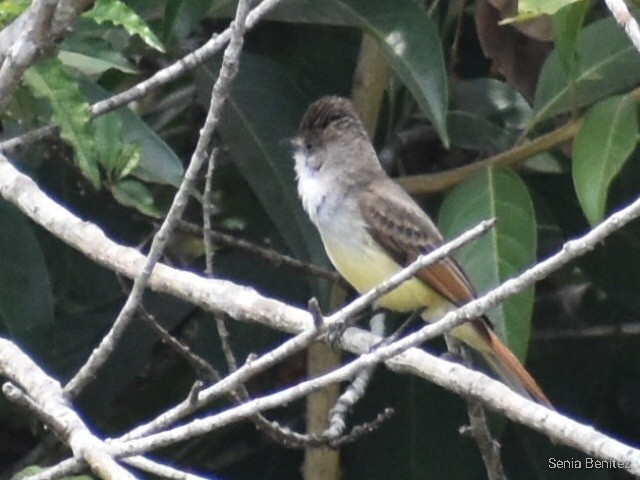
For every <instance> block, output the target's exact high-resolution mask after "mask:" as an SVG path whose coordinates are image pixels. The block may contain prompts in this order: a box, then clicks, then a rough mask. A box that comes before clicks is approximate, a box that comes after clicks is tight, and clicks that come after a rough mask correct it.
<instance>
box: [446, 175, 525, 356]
mask: <svg viewBox="0 0 640 480" xmlns="http://www.w3.org/2000/svg"><path fill="white" fill-rule="evenodd" d="M487 218H496V219H497V221H498V222H497V224H496V226H495V227H494V228H493V229H492V230H490V231H489V232H488V233H487V234H486V235H485V236H483V237H482V238H480V239H478V240H476V241H474V242H472V243H470V244H469V245H466V246H465V247H463V248H462V249H461V250H460V251H459V253H458V254H457V255H456V258H458V260H459V261H460V263H461V264H462V265H463V267H464V268H465V269H466V271H467V273H468V274H469V277H470V278H471V280H472V282H473V284H474V285H475V286H476V289H477V290H478V291H479V292H480V293H482V292H486V291H487V290H490V289H491V288H493V287H496V286H497V285H499V284H500V283H501V282H502V281H504V280H506V279H507V278H509V277H512V276H514V275H515V274H517V273H519V272H520V271H521V270H522V269H523V268H524V267H527V266H530V265H531V264H532V263H533V262H534V261H535V258H536V223H535V213H534V210H533V203H532V201H531V197H530V195H529V192H528V191H527V188H526V187H525V185H524V183H523V182H522V180H520V178H519V177H518V176H517V175H516V174H515V173H513V172H511V171H509V170H492V169H487V170H484V171H483V172H481V173H479V174H477V175H475V176H473V177H471V178H470V179H469V180H467V181H465V182H463V183H461V184H459V185H458V186H457V187H456V188H454V189H453V191H452V192H451V193H450V194H449V195H448V196H447V198H446V199H445V201H444V203H443V204H442V208H441V210H440V217H439V225H440V229H441V230H442V233H443V235H444V236H445V237H446V238H453V237H455V236H456V235H459V234H460V233H462V232H464V231H465V230H467V229H468V228H470V227H472V226H474V225H475V224H477V223H478V222H479V221H481V220H483V219H487ZM532 308H533V288H530V289H527V290H526V291H525V292H523V293H521V294H519V295H516V296H514V297H511V298H509V299H508V300H507V301H505V302H504V303H502V304H501V305H500V306H499V307H497V308H496V309H494V310H492V311H490V312H489V316H490V317H491V319H492V320H493V321H494V325H495V327H496V330H497V332H498V333H499V334H500V336H501V337H502V338H503V339H504V340H505V341H506V342H507V344H508V345H509V346H510V347H511V349H512V350H513V351H514V353H516V355H518V356H519V357H520V358H523V357H524V355H525V353H526V350H527V343H528V340H529V332H530V326H531V312H532Z"/></svg>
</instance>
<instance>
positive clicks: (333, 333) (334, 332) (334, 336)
mask: <svg viewBox="0 0 640 480" xmlns="http://www.w3.org/2000/svg"><path fill="white" fill-rule="evenodd" d="M379 310H380V308H379V307H375V308H374V307H371V306H370V307H368V308H367V309H365V310H363V311H361V312H359V313H357V314H355V315H352V316H350V317H347V318H346V319H345V321H344V322H342V323H339V324H336V325H332V326H331V327H329V331H328V332H327V340H328V341H329V344H330V345H331V346H332V347H333V348H337V346H338V344H339V343H340V340H341V339H342V336H343V335H344V332H345V331H346V330H347V328H350V327H353V326H355V325H357V324H358V323H359V322H360V321H361V320H363V319H365V318H368V317H371V316H372V315H375V313H376V312H377V311H379Z"/></svg>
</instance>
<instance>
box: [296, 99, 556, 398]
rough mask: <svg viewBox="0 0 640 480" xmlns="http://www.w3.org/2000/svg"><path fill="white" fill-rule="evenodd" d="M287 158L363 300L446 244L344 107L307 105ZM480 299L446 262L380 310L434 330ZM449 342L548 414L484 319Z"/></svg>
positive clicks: (329, 248) (334, 256) (330, 248)
mask: <svg viewBox="0 0 640 480" xmlns="http://www.w3.org/2000/svg"><path fill="white" fill-rule="evenodd" d="M292 149H293V152H292V154H293V158H294V160H295V165H294V169H295V174H296V180H297V190H298V194H299V196H300V199H301V202H302V206H303V208H304V210H305V211H306V213H307V214H308V216H309V218H310V219H311V221H312V223H313V224H314V225H315V226H316V227H317V229H318V232H319V234H320V237H321V239H322V242H323V245H324V248H325V250H326V253H327V256H328V257H329V259H330V260H331V262H332V264H333V265H334V267H335V268H336V269H337V270H338V272H340V274H341V275H342V276H343V277H344V278H345V280H346V281H347V282H348V283H349V284H351V285H352V286H353V288H354V289H355V290H356V291H358V292H359V293H360V294H362V293H365V292H367V291H369V290H370V289H372V288H374V287H376V286H377V285H379V284H380V283H382V282H383V281H385V280H387V279H388V278H389V277H391V276H392V275H393V274H395V273H397V272H398V271H400V270H402V269H403V268H404V267H406V266H407V265H409V264H410V263H412V262H413V261H414V260H415V259H416V258H417V257H418V256H419V255H423V254H426V253H429V252H431V251H433V250H434V249H436V248H438V247H439V246H440V245H442V244H443V243H444V239H443V237H442V235H441V233H440V232H439V230H438V228H437V227H436V225H435V224H434V223H433V221H432V220H431V218H430V217H429V216H428V215H427V213H426V212H425V211H424V210H422V209H421V208H420V207H419V206H418V204H417V203H416V202H415V201H414V200H413V199H412V198H411V197H410V196H409V194H408V193H407V192H406V191H405V190H404V189H402V188H401V187H400V186H399V185H398V184H397V183H396V182H395V181H394V180H393V179H391V178H390V177H389V176H388V175H387V174H386V172H385V171H384V170H383V169H382V167H381V165H380V162H379V160H378V156H377V154H376V152H375V150H374V148H373V145H372V144H371V141H370V140H369V137H368V135H367V133H366V131H365V129H364V126H363V124H362V122H361V120H360V118H359V117H358V115H357V113H356V111H355V109H354V107H353V105H352V103H351V102H350V101H349V100H348V99H346V98H342V97H337V96H327V97H323V98H321V99H319V100H317V101H316V102H314V103H313V104H311V105H310V106H309V108H308V109H307V111H306V113H305V114H304V115H303V117H302V120H301V122H300V127H299V130H298V134H297V136H296V137H295V138H294V139H293V140H292ZM476 297H477V294H476V291H475V289H474V287H473V285H472V283H471V281H470V279H469V277H468V276H467V274H466V273H465V271H464V269H463V268H462V267H461V265H460V264H459V263H458V262H457V261H456V260H455V259H454V258H453V257H450V256H449V257H446V258H445V259H443V260H441V261H439V262H437V263H435V264H433V265H430V266H428V267H425V268H422V269H421V270H419V271H418V272H416V274H415V275H414V276H413V277H412V278H411V279H409V280H408V281H406V282H404V283H403V284H401V285H400V286H399V287H397V288H396V289H394V290H392V291H391V292H389V293H387V294H385V295H383V296H382V297H381V298H380V299H378V301H377V306H379V307H382V308H385V309H388V310H391V311H395V312H401V313H409V312H413V311H418V310H420V309H422V310H423V312H422V313H421V316H422V318H423V319H424V320H425V321H427V322H432V321H435V320H437V319H438V318H441V317H442V315H444V314H445V313H446V312H447V311H450V310H451V309H455V308H457V307H460V306H462V305H464V304H466V303H468V302H470V301H472V300H473V299H475V298H476ZM450 334H451V335H452V336H453V337H455V338H456V339H458V340H460V341H461V342H463V343H464V344H465V345H468V346H469V347H471V348H472V349H473V350H475V351H476V352H478V353H479V354H480V355H481V356H482V357H483V358H484V360H485V361H486V362H487V364H488V365H489V367H490V368H491V369H493V370H494V371H495V372H496V373H497V374H498V376H499V377H500V378H501V379H502V380H503V381H504V382H505V383H506V384H507V385H509V386H510V387H511V388H512V389H513V390H515V391H517V392H519V393H520V394H522V395H524V396H526V397H528V398H529V399H532V400H534V401H536V402H538V403H540V404H542V405H545V406H547V407H550V408H553V407H552V406H551V402H550V401H549V399H548V398H547V397H546V395H545V394H544V393H543V391H542V389H541V388H540V386H539V385H538V383H537V382H536V381H535V380H534V379H533V377H532V376H531V375H530V374H529V373H528V372H527V370H526V369H525V367H524V366H523V365H522V363H520V361H519V360H518V358H517V357H516V356H515V355H514V354H513V353H512V352H511V351H510V350H509V348H508V347H507V346H506V345H505V344H504V343H503V342H502V341H501V340H500V338H499V337H498V335H497V334H496V333H495V332H494V330H493V327H492V325H491V322H490V320H489V319H488V318H487V317H486V316H485V315H483V316H480V317H478V318H474V319H472V320H470V321H468V322H466V323H464V324H462V325H460V326H457V327H455V328H453V329H452V330H451V331H450Z"/></svg>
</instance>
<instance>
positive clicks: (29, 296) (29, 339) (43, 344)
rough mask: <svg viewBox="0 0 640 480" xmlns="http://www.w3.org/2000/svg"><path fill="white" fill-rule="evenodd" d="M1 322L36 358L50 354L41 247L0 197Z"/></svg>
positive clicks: (47, 287) (49, 315)
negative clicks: (0, 226)
mask: <svg viewBox="0 0 640 480" xmlns="http://www.w3.org/2000/svg"><path fill="white" fill-rule="evenodd" d="M0 225H2V228H0V323H1V324H2V326H3V329H6V330H7V331H8V332H9V334H10V337H11V338H12V339H13V340H15V341H16V343H18V344H19V345H20V346H22V347H27V350H29V351H31V352H33V353H34V354H35V355H36V357H39V358H43V357H46V356H47V355H48V353H49V352H50V348H51V344H50V340H51V334H52V333H53V295H52V292H51V284H50V282H49V272H48V270H47V265H46V264H45V259H44V255H43V253H42V250H41V249H40V244H39V242H38V240H37V239H36V236H35V234H34V232H33V230H32V228H31V225H30V224H29V221H28V220H27V218H26V217H25V216H24V215H22V214H21V213H20V211H18V209H17V208H15V207H14V206H13V205H11V204H9V203H8V202H6V201H5V200H4V199H2V198H0Z"/></svg>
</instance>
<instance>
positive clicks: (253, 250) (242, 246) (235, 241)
mask: <svg viewBox="0 0 640 480" xmlns="http://www.w3.org/2000/svg"><path fill="white" fill-rule="evenodd" d="M178 228H179V229H180V230H182V231H184V232H187V233H193V234H194V235H202V234H203V229H202V227H200V226H199V225H195V224H193V223H189V222H186V221H184V220H181V221H180V222H179V223H178ZM210 235H211V239H212V240H213V241H214V242H215V243H218V244H221V245H225V246H228V247H232V248H237V249H238V250H242V251H244V252H247V253H250V254H252V255H256V256H258V257H261V258H264V259H265V260H267V261H268V262H271V263H272V264H274V265H276V266H280V265H282V266H285V267H290V268H295V269H297V270H301V271H302V272H305V273H307V274H309V275H312V276H314V277H319V278H326V279H327V280H330V281H332V282H333V283H337V284H338V285H340V286H342V287H347V288H348V287H349V284H348V283H346V281H345V280H344V279H343V278H342V276H341V275H340V274H339V273H337V272H336V271H335V270H329V269H327V268H322V267H318V266H316V265H313V264H311V263H306V262H302V261H300V260H298V259H297V258H293V257H290V256H289V255H285V254H283V253H279V252H276V251H275V250H273V249H271V248H264V247H260V246H258V245H256V244H255V243H251V242H248V241H246V240H242V239H241V238H236V237H234V236H233V235H228V234H226V233H222V232H218V231H216V230H211V231H210Z"/></svg>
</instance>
